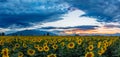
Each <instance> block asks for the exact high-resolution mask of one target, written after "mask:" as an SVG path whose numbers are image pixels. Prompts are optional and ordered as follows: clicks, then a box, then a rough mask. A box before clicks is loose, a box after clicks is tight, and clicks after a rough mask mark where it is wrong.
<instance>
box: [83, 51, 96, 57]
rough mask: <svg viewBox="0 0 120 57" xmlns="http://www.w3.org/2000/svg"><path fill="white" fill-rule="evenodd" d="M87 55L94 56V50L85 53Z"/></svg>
mask: <svg viewBox="0 0 120 57" xmlns="http://www.w3.org/2000/svg"><path fill="white" fill-rule="evenodd" d="M85 57H94V53H93V52H87V53H86V54H85Z"/></svg>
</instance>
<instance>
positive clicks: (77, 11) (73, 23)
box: [0, 0, 120, 34]
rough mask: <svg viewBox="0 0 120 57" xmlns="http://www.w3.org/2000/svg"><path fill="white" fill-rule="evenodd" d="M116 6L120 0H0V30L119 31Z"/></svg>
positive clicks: (119, 14)
mask: <svg viewBox="0 0 120 57" xmlns="http://www.w3.org/2000/svg"><path fill="white" fill-rule="evenodd" d="M119 9H120V0H87V1H86V0H0V32H6V33H10V32H16V31H22V30H33V29H36V30H45V31H51V32H54V31H60V32H64V33H67V34H69V33H70V34H71V33H73V32H74V33H84V32H85V33H103V34H104V33H105V34H111V33H120V32H118V30H120V10H119ZM116 30H117V31H116ZM113 31H114V32H113Z"/></svg>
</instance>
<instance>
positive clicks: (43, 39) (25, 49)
mask: <svg viewBox="0 0 120 57" xmlns="http://www.w3.org/2000/svg"><path fill="white" fill-rule="evenodd" d="M119 41H120V37H105V36H2V37H0V57H120V43H119Z"/></svg>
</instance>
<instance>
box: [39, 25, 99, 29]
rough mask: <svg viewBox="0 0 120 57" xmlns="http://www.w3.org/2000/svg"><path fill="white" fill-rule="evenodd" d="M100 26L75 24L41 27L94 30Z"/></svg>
mask: <svg viewBox="0 0 120 57" xmlns="http://www.w3.org/2000/svg"><path fill="white" fill-rule="evenodd" d="M98 27H99V26H92V25H85V26H74V27H42V28H41V29H80V30H94V29H96V28H98Z"/></svg>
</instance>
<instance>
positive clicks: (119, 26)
mask: <svg viewBox="0 0 120 57" xmlns="http://www.w3.org/2000/svg"><path fill="white" fill-rule="evenodd" d="M104 27H106V28H120V25H114V24H110V25H104Z"/></svg>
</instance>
